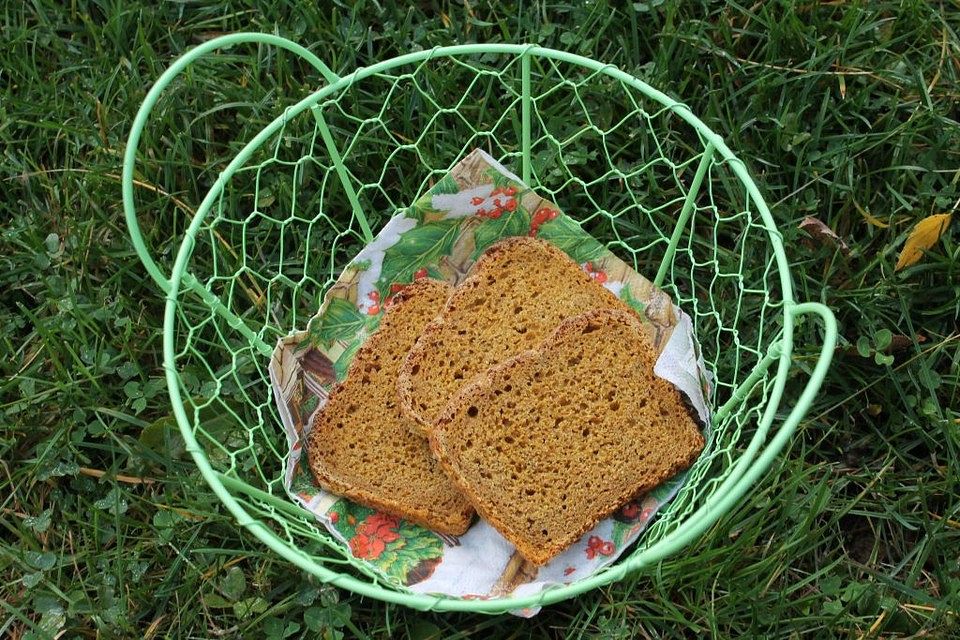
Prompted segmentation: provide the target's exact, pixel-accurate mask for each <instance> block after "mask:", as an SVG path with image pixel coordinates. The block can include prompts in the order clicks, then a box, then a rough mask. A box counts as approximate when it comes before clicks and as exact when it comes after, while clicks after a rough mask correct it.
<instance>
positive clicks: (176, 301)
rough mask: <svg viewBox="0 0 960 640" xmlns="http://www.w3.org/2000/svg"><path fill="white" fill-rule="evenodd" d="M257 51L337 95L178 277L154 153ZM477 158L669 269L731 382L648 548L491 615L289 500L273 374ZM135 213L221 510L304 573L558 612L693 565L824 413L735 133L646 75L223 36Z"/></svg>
mask: <svg viewBox="0 0 960 640" xmlns="http://www.w3.org/2000/svg"><path fill="white" fill-rule="evenodd" d="M239 43H255V44H258V45H273V46H276V47H279V48H281V49H285V50H287V51H289V52H292V53H293V54H296V55H297V56H300V57H301V58H303V59H304V60H305V61H306V62H308V63H309V64H310V65H311V66H312V67H314V68H315V69H316V71H317V72H318V73H319V75H320V79H322V81H323V82H324V86H323V87H322V88H321V89H319V90H317V91H315V92H313V93H312V94H310V95H309V96H307V97H306V98H304V99H302V100H301V101H299V102H297V103H296V104H294V105H293V106H290V107H288V108H287V109H286V110H285V111H284V112H283V113H282V114H280V115H279V116H278V117H277V118H276V119H275V120H273V121H272V122H271V123H270V124H269V125H268V126H267V127H266V128H264V129H263V130H262V131H261V132H260V133H258V134H257V135H256V136H255V137H254V138H253V139H252V140H251V141H250V142H249V143H248V144H246V146H244V147H243V149H242V150H241V151H240V152H239V153H238V154H237V155H236V157H235V158H233V160H232V161H231V162H230V163H229V164H228V165H227V166H226V168H225V169H223V171H222V172H221V173H220V174H219V176H218V178H217V179H216V182H215V183H214V184H213V186H212V187H211V189H210V190H209V192H208V193H207V194H206V197H205V198H204V199H203V201H202V203H201V204H200V206H199V208H198V209H197V210H196V213H195V215H194V216H193V218H192V219H191V220H190V223H189V226H188V227H187V229H186V232H185V234H184V237H183V240H182V242H181V244H180V248H179V251H178V252H177V253H176V258H175V260H174V261H173V264H172V267H171V269H172V270H171V273H170V275H169V276H167V275H165V274H164V273H163V271H162V270H161V268H160V266H158V264H157V262H155V261H154V259H153V258H152V257H151V255H150V252H149V250H148V247H147V246H146V244H145V242H144V238H143V235H142V233H141V230H140V226H139V223H138V219H137V212H136V210H135V203H134V200H135V198H134V188H135V185H136V184H138V182H135V177H136V176H135V171H134V164H135V161H136V159H137V147H138V145H139V143H140V138H141V136H142V134H143V131H144V126H145V125H146V123H147V119H148V117H149V116H150V113H151V110H152V109H153V108H154V106H155V105H156V103H157V101H158V99H159V97H160V94H161V93H162V92H163V91H164V90H165V89H166V88H167V87H169V86H170V85H171V83H173V82H174V80H175V79H176V78H177V77H178V76H179V75H180V74H181V73H182V72H184V71H185V70H186V69H187V67H188V66H190V65H191V64H192V63H193V62H195V61H196V60H198V59H199V58H201V57H203V56H205V55H207V54H210V53H212V52H214V51H215V50H218V49H223V48H227V47H230V46H232V45H236V44H239ZM221 59H223V56H221ZM476 147H482V148H484V149H485V150H487V151H488V153H490V154H491V155H492V156H493V157H494V158H496V159H497V160H499V161H500V162H501V163H503V164H504V165H505V166H508V167H517V168H519V170H520V172H521V175H522V178H523V181H524V182H525V183H527V184H529V185H531V187H533V188H534V189H536V190H537V191H538V192H540V193H542V194H543V195H544V196H545V197H547V198H549V199H551V200H553V201H554V202H556V203H557V204H559V205H560V206H561V207H562V208H563V210H565V211H566V212H567V213H569V214H571V215H572V216H573V217H574V218H576V219H577V220H578V221H579V222H580V224H581V225H582V226H583V228H584V229H585V230H587V231H589V232H590V233H591V234H593V235H594V237H596V238H598V239H600V240H601V241H604V242H605V243H606V245H607V247H608V248H609V249H610V250H611V251H613V252H614V253H615V254H617V255H618V256H620V257H621V258H622V259H624V260H626V261H627V263H628V264H630V265H631V266H632V267H633V268H634V269H635V270H636V271H638V272H639V273H641V274H644V275H647V276H648V277H649V276H651V275H652V276H653V281H654V283H655V284H657V285H658V286H660V287H661V288H663V290H664V291H666V292H667V293H669V294H670V295H671V296H672V297H673V299H674V300H675V302H676V303H677V304H679V305H680V306H681V308H683V309H684V310H685V311H686V312H687V313H688V314H689V315H690V316H691V317H692V319H693V322H694V327H695V330H696V333H697V336H698V339H699V342H700V345H701V348H702V351H703V356H704V359H705V361H706V364H707V366H708V368H709V369H710V370H712V371H713V373H714V375H715V380H714V384H713V389H712V392H711V397H710V398H709V399H708V400H709V402H710V404H711V408H712V412H713V415H712V420H713V431H712V434H711V441H710V443H709V446H708V449H707V451H706V452H705V454H704V455H703V456H701V459H700V460H698V462H697V464H696V466H695V467H694V468H693V469H692V470H691V473H690V476H689V478H688V480H687V482H686V483H685V484H684V486H683V488H682V489H681V490H680V492H679V494H678V495H677V496H676V497H675V498H674V499H673V501H672V502H670V503H669V504H668V505H666V506H665V507H664V508H663V509H662V510H661V511H660V513H659V514H658V516H657V518H656V519H655V521H654V522H653V523H652V524H651V526H650V527H649V529H648V530H647V531H646V532H645V533H644V535H643V536H642V537H641V539H640V540H639V542H638V543H637V544H636V546H635V547H634V549H633V550H631V551H628V552H627V553H626V554H625V555H624V556H623V558H622V559H621V560H620V561H619V562H617V563H615V564H612V565H610V566H608V567H605V568H603V569H601V570H599V571H597V572H596V573H594V574H593V575H591V576H589V577H588V578H585V579H582V580H579V581H577V582H574V583H572V584H569V585H566V586H558V587H553V588H549V589H547V590H545V591H542V592H540V593H538V594H535V595H530V596H523V597H501V598H493V599H489V600H480V599H460V598H453V597H438V596H432V595H424V594H416V593H412V592H408V591H406V590H404V589H403V588H400V587H396V586H394V585H391V584H386V583H385V582H384V581H383V580H381V579H379V578H378V577H377V576H375V575H373V574H372V572H370V571H369V570H368V569H367V568H365V567H364V566H363V565H362V563H360V562H358V561H356V560H354V559H352V558H351V557H350V556H349V554H348V553H347V552H346V551H345V550H344V549H343V548H342V546H341V545H340V544H339V543H338V542H337V541H336V540H335V539H334V538H333V537H332V536H331V535H330V534H329V533H328V532H327V531H326V530H325V529H324V528H323V527H322V526H321V525H320V524H319V523H318V522H317V521H316V520H315V519H314V517H313V516H312V515H311V514H310V513H308V512H306V511H305V510H303V509H301V508H300V507H298V506H296V505H295V504H293V502H291V501H290V500H289V499H288V498H287V496H286V494H285V491H284V487H283V481H282V474H283V465H284V458H285V455H286V450H285V438H284V432H283V427H282V424H281V420H280V417H279V415H278V413H277V410H276V408H275V405H274V400H273V398H272V392H271V388H270V382H269V378H268V375H267V364H268V360H269V357H270V354H271V351H272V349H273V344H274V343H275V342H276V340H277V339H279V338H282V337H284V336H285V335H287V334H288V333H289V332H290V331H291V330H293V329H302V328H303V327H304V326H305V325H306V322H307V320H308V319H309V318H310V317H311V316H312V315H313V314H314V313H316V311H317V309H318V308H319V304H320V301H321V299H322V295H323V293H324V292H325V291H326V290H327V289H328V288H329V287H330V286H331V285H332V284H333V282H334V281H335V279H336V277H337V275H338V274H339V272H340V270H341V269H342V268H343V266H344V265H345V264H346V262H347V261H348V260H349V259H350V258H351V257H352V256H353V255H355V254H356V252H357V251H358V250H359V249H360V248H361V247H362V246H363V244H364V243H367V242H370V241H371V239H372V238H373V227H374V226H378V225H379V224H381V223H382V222H384V221H385V217H384V216H389V215H392V214H393V213H394V212H396V211H398V210H400V209H402V208H403V207H405V206H407V205H409V204H410V203H412V202H414V201H415V200H416V198H417V197H418V196H419V195H421V194H422V193H424V192H425V191H426V190H427V189H428V188H429V187H430V185H431V184H432V183H433V182H435V181H436V180H438V179H440V178H442V177H443V176H444V175H445V174H446V172H447V171H448V170H449V169H450V168H451V167H452V166H453V165H454V164H455V163H456V162H457V161H458V160H459V159H460V158H461V157H463V156H464V155H465V154H466V153H467V152H469V151H470V150H471V149H473V148H476ZM123 203H124V210H125V213H126V219H127V224H128V225H129V228H130V234H131V237H132V240H133V244H134V247H135V248H136V251H137V253H138V254H139V256H140V259H141V260H142V261H143V264H144V266H145V267H146V270H147V272H148V273H149V274H150V276H152V278H153V279H154V280H155V281H156V282H157V284H158V285H159V286H160V288H161V290H162V291H163V293H164V294H165V296H166V308H165V314H164V327H163V353H164V367H165V370H166V377H167V384H168V387H169V393H170V401H171V403H172V405H173V412H174V415H175V416H176V420H177V423H178V424H179V427H180V431H181V433H182V436H183V439H184V440H185V442H186V447H187V450H188V451H189V452H190V453H191V454H192V456H193V459H194V460H195V462H196V464H197V466H198V467H199V469H200V472H201V473H202V474H203V477H204V478H205V479H206V481H207V482H208V483H209V485H210V487H211V489H212V490H213V492H214V493H215V494H216V495H217V496H218V497H219V498H220V500H222V501H223V503H224V504H225V505H226V506H227V508H228V509H229V510H230V512H231V513H232V514H233V515H234V516H235V517H236V519H237V521H238V522H239V523H240V524H241V525H243V526H244V527H245V528H247V529H248V530H249V531H250V532H252V533H253V534H254V535H255V536H256V537H257V538H259V539H260V540H262V541H263V542H264V543H265V544H266V545H267V546H268V547H270V548H271V549H272V550H274V551H275V552H276V553H278V554H279V555H281V556H283V557H284V558H286V559H287V560H289V561H290V562H292V563H293V564H295V565H297V566H298V567H300V568H302V569H303V570H304V571H306V572H308V573H310V574H312V575H314V576H316V577H317V578H319V579H320V580H322V581H324V582H327V583H330V584H333V585H336V586H338V587H342V588H344V589H348V590H350V591H354V592H356V593H358V594H361V595H366V596H371V597H374V598H378V599H381V600H384V601H388V602H394V603H399V604H403V605H406V606H409V607H413V608H416V609H422V610H437V611H477V612H486V613H500V612H505V611H509V610H517V609H522V608H526V607H536V606H541V605H547V604H550V603H554V602H558V601H560V600H563V599H566V598H570V597H572V596H575V595H577V594H580V593H583V592H585V591H587V590H589V589H593V588H595V587H598V586H600V585H604V584H608V583H611V582H613V581H616V580H620V579H621V578H623V577H624V576H625V575H627V574H628V573H631V572H636V571H638V570H642V569H644V568H649V567H651V566H654V565H655V564H656V563H658V562H659V561H661V560H663V559H664V558H666V557H668V556H670V555H671V554H675V553H677V552H678V551H680V550H681V549H683V548H684V546H686V545H687V544H689V543H690V542H691V541H693V540H695V539H696V538H697V537H698V536H700V535H701V534H702V533H703V532H704V531H705V530H706V529H707V528H708V527H709V526H710V525H711V524H713V523H714V522H715V521H716V520H717V519H718V518H719V517H720V516H722V515H723V514H725V513H726V512H727V511H728V510H730V509H731V508H732V507H733V506H734V505H736V504H737V502H738V500H740V499H741V498H742V497H743V496H744V495H745V494H746V493H747V491H749V490H750V488H751V487H752V486H753V485H754V483H755V482H756V481H757V479H758V478H759V477H760V475H761V474H762V473H763V472H764V471H765V470H766V469H767V468H768V466H769V465H770V463H771V461H772V460H773V459H774V457H775V456H777V454H778V453H779V452H780V450H781V449H782V448H783V446H784V444H785V443H786V442H787V440H788V439H789V438H790V436H791V434H792V433H793V431H794V429H795V428H796V426H797V424H798V423H799V422H800V420H801V418H802V417H803V415H804V414H805V412H806V411H807V409H808V407H809V406H810V403H811V401H812V400H813V397H814V395H815V394H816V393H817V391H818V389H819V387H820V384H821V382H822V381H823V378H824V376H825V374H826V372H827V368H828V367H829V363H830V358H831V355H832V353H833V350H834V347H835V345H836V337H837V327H836V321H835V320H834V317H833V315H832V313H831V312H830V310H829V309H828V308H827V307H825V306H824V305H822V304H818V303H797V302H796V301H795V300H794V293H793V284H792V282H791V278H790V271H789V263H788V260H787V256H786V253H785V252H784V247H783V242H782V238H781V234H780V232H779V231H778V230H777V227H776V225H775V224H774V220H773V217H772V216H771V214H770V211H769V209H768V208H767V205H766V203H765V202H764V200H763V197H762V196H761V194H760V191H759V190H758V188H757V186H756V185H755V184H754V182H753V180H752V179H751V178H750V176H749V175H748V173H747V170H746V167H745V166H744V164H743V162H742V161H740V160H739V159H738V158H737V157H736V156H735V155H734V154H733V152H731V151H730V149H729V148H728V147H727V146H726V144H724V142H723V140H722V139H721V138H720V136H718V135H717V134H716V133H714V132H713V131H711V130H710V129H709V128H708V127H707V126H706V125H705V124H704V123H703V122H701V121H700V120H699V119H698V118H697V117H696V116H695V115H694V114H693V113H692V112H691V111H690V110H689V109H688V108H687V107H686V106H684V105H683V104H681V103H679V102H677V101H675V100H672V99H671V98H669V97H667V96H666V95H664V94H663V93H661V92H659V91H657V90H655V89H653V88H652V87H650V86H649V85H647V84H645V83H644V82H642V81H641V80H639V79H638V78H636V77H634V76H632V75H630V74H628V73H625V72H623V71H621V70H619V69H617V68H616V67H613V66H610V65H606V64H603V63H601V62H597V61H594V60H591V59H589V58H584V57H582V56H577V55H573V54H570V53H565V52H562V51H556V50H553V49H546V48H542V47H536V46H529V45H509V44H477V45H462V46H452V47H440V48H435V49H430V50H425V51H417V52H414V53H409V54H407V55H403V56H399V57H396V58H392V59H390V60H386V61H383V62H380V63H378V64H375V65H372V66H369V67H364V68H361V69H357V70H356V71H354V72H353V73H351V74H349V75H347V76H343V77H341V76H338V75H337V74H335V73H333V72H332V71H331V70H330V69H329V68H328V67H327V66H326V65H325V64H324V63H323V62H321V60H320V59H319V58H318V57H317V56H316V55H314V54H313V53H311V52H310V51H308V50H307V49H305V48H304V47H301V46H299V45H297V44H295V43H293V42H291V41H289V40H286V39H283V38H280V37H277V36H273V35H268V34H258V33H249V34H248V33H238V34H233V35H227V36H223V37H219V38H215V39H213V40H210V41H208V42H205V43H204V44H202V45H200V46H198V47H196V48H194V49H192V50H190V51H189V52H187V53H186V54H184V55H183V56H182V57H180V58H179V59H178V60H176V62H174V63H173V65H172V66H171V67H170V68H169V69H167V71H166V72H165V73H164V74H163V75H162V76H161V77H160V79H159V80H158V81H157V83H156V84H155V85H154V86H153V87H152V88H151V90H150V92H149V93H148V94H147V96H146V99H145V100H144V103H143V106H142V107H141V108H140V111H139V112H138V113H137V116H136V119H135V120H134V123H133V127H132V129H131V132H130V139H129V143H128V145H127V149H126V154H125V157H124V167H123ZM371 223H374V224H371ZM811 314H812V315H815V316H819V317H820V319H821V320H822V321H823V323H824V337H823V346H822V348H821V351H820V357H819V360H818V361H817V363H816V365H815V366H814V367H813V368H812V370H811V371H810V379H809V382H808V383H807V386H806V388H805V389H804V390H803V392H802V393H801V394H800V396H799V399H798V401H797V403H796V405H795V406H794V407H793V408H792V409H789V410H787V409H786V408H783V409H781V406H780V404H781V397H782V394H783V389H784V384H785V383H786V381H787V378H788V377H789V375H790V368H791V361H792V359H791V355H792V352H793V337H794V328H795V326H796V323H797V320H798V318H800V317H801V316H805V315H811ZM784 414H785V415H784ZM775 421H776V422H778V423H779V427H775V426H774V422H775Z"/></svg>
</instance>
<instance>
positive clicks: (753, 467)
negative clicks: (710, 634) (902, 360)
mask: <svg viewBox="0 0 960 640" xmlns="http://www.w3.org/2000/svg"><path fill="white" fill-rule="evenodd" d="M785 312H786V313H787V314H789V315H790V316H792V317H793V318H794V319H796V318H797V317H798V316H802V315H810V314H812V315H816V316H819V317H820V319H821V320H822V321H823V325H824V336H823V346H822V347H820V356H819V358H818V359H817V364H816V366H814V368H813V372H812V373H811V374H810V379H809V380H808V381H807V386H806V387H804V389H803V392H802V393H801V394H800V397H799V398H797V403H796V405H795V406H794V408H793V410H792V411H791V412H790V415H789V416H787V418H786V419H785V420H784V421H783V424H782V425H780V428H779V429H778V430H777V432H776V433H775V434H774V436H773V437H772V438H771V439H770V440H769V442H768V443H767V446H766V448H765V449H764V450H763V451H762V452H761V453H760V455H759V456H757V457H756V458H754V459H753V460H752V461H751V463H750V464H749V466H748V467H747V469H746V470H745V471H744V473H743V475H741V476H740V477H739V478H737V479H736V480H734V481H733V482H732V484H730V486H723V485H721V487H722V488H721V489H720V490H718V492H717V493H715V494H714V495H713V496H711V497H710V498H708V499H707V501H706V503H705V504H704V505H703V506H702V507H701V508H700V509H699V510H698V511H697V512H696V513H695V514H694V515H693V516H692V519H691V521H690V522H689V526H687V525H685V526H683V527H681V528H680V529H678V530H677V531H674V532H673V533H671V534H669V535H668V536H667V537H665V538H664V539H663V540H660V541H659V542H657V544H656V545H655V546H654V547H652V548H651V549H650V551H649V552H643V553H640V554H639V555H636V556H633V557H632V558H630V559H628V560H627V561H625V562H623V563H621V564H619V565H617V566H616V568H615V569H614V571H615V572H616V573H615V574H614V579H619V578H622V577H623V576H624V575H626V574H627V573H629V572H631V571H635V570H637V569H639V568H640V567H641V566H649V565H651V564H654V563H657V562H659V561H661V560H663V559H664V558H665V557H667V556H669V555H671V554H673V553H676V552H677V551H678V550H680V549H682V548H684V547H685V546H686V545H688V544H689V543H690V542H692V541H693V540H694V539H695V538H697V537H698V536H700V535H701V534H702V533H703V532H704V531H706V530H707V529H708V528H709V527H710V526H712V525H713V523H715V522H716V521H717V520H719V519H720V518H721V517H722V516H723V515H724V514H725V513H728V512H729V511H730V509H731V508H733V507H734V505H735V504H736V502H737V501H738V500H740V498H742V497H743V496H744V495H745V494H746V493H747V492H748V491H749V490H750V488H751V487H752V486H753V485H754V483H756V481H757V479H758V478H759V477H760V476H761V475H762V474H763V473H764V472H765V471H767V469H768V468H769V466H770V463H771V462H772V461H773V459H774V458H776V457H777V455H778V454H779V453H780V451H781V450H782V449H783V447H784V445H785V444H786V443H787V441H788V440H789V439H790V436H792V435H793V432H794V430H796V428H797V425H798V424H800V420H802V419H803V416H804V415H806V412H807V407H809V406H810V403H811V402H813V399H814V396H816V395H817V393H818V392H819V391H820V385H821V384H822V383H823V379H824V377H826V375H827V370H828V369H829V368H830V361H831V360H832V359H833V352H834V349H836V346H837V320H836V318H835V317H834V315H833V312H832V311H831V310H830V309H829V307H827V306H826V305H823V304H820V303H819V302H805V303H801V304H790V305H787V307H786V309H785ZM788 346H789V345H788ZM776 351H777V352H778V353H779V352H780V348H779V347H777V348H776ZM776 357H779V355H778V356H776ZM698 516H699V517H698ZM602 575H603V574H601V576H602ZM591 580H593V577H591V578H588V579H587V580H586V581H585V582H586V583H587V585H588V586H590V581H591ZM599 583H600V581H599V579H598V580H597V584H599Z"/></svg>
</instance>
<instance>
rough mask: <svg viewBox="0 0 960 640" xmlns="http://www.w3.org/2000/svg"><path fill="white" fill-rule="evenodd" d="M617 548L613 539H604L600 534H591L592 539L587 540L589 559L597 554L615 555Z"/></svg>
mask: <svg viewBox="0 0 960 640" xmlns="http://www.w3.org/2000/svg"><path fill="white" fill-rule="evenodd" d="M615 550H616V548H615V547H614V546H613V543H612V542H611V541H609V540H604V539H603V538H601V537H600V536H590V539H589V540H587V560H593V559H594V558H596V557H597V555H601V556H609V555H613V552H614V551H615Z"/></svg>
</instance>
